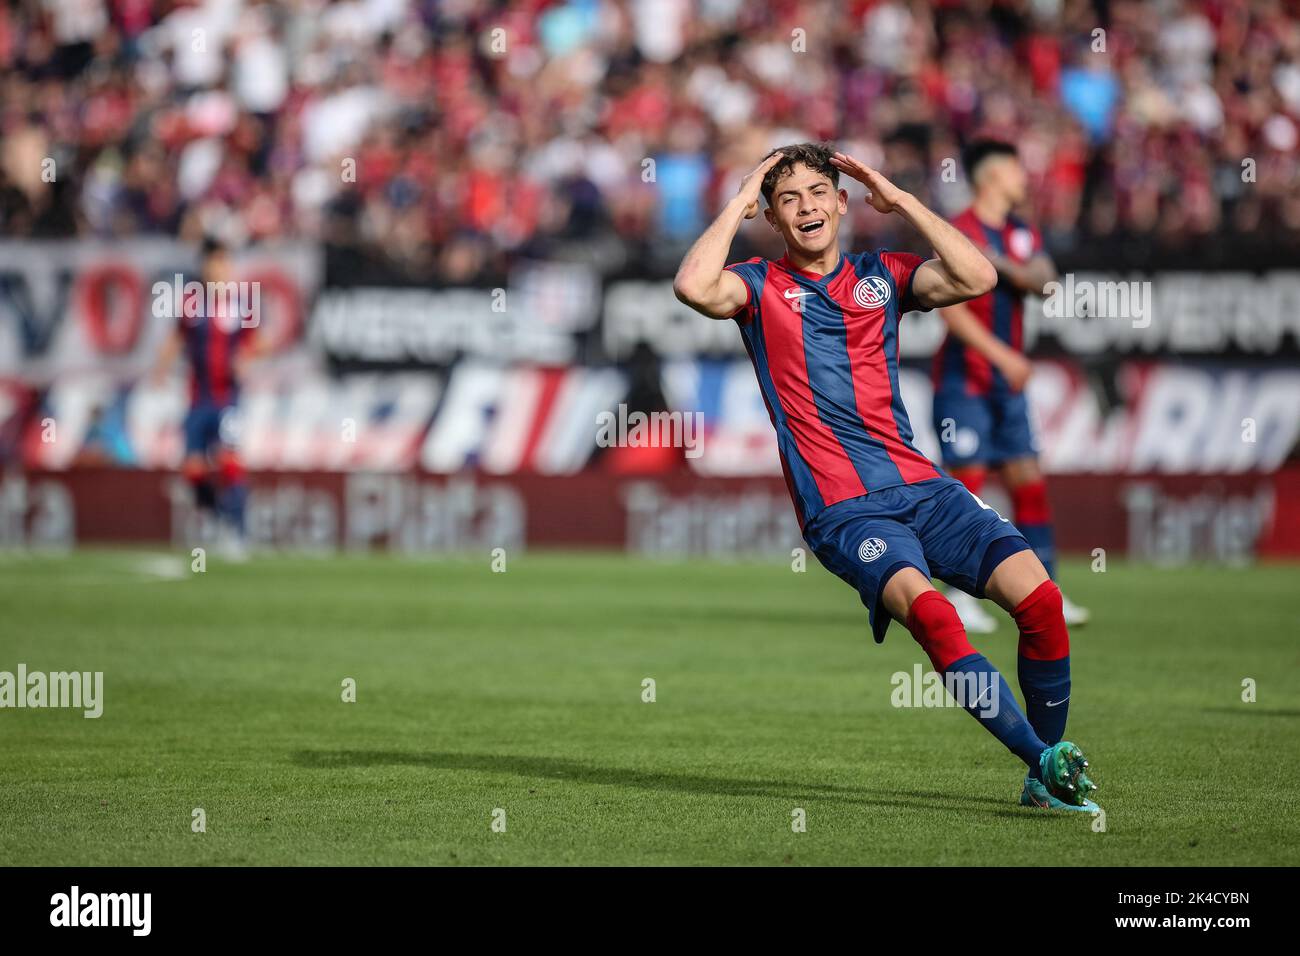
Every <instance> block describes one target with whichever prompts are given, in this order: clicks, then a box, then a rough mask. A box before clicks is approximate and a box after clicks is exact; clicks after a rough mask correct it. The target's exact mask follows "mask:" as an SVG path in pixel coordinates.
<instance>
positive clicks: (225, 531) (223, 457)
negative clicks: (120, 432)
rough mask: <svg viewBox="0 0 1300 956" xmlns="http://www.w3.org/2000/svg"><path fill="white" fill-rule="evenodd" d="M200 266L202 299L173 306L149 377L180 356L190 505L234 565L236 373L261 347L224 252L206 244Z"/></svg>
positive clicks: (239, 487) (241, 486) (243, 487)
mask: <svg viewBox="0 0 1300 956" xmlns="http://www.w3.org/2000/svg"><path fill="white" fill-rule="evenodd" d="M201 261H202V265H201V267H200V279H201V280H202V284H203V287H204V293H203V294H201V295H199V296H194V297H191V296H187V297H186V299H185V300H184V301H183V302H182V303H178V304H179V305H180V306H181V308H180V310H179V311H180V315H179V316H178V317H177V323H176V327H175V329H174V330H173V332H172V333H171V334H170V335H169V336H168V337H167V339H166V340H165V341H164V343H163V347H162V351H161V352H160V354H159V358H158V362H157V364H156V366H155V368H154V373H153V377H154V380H155V381H160V380H162V379H164V378H165V377H166V375H167V373H168V371H169V370H170V368H171V366H172V364H173V363H174V362H175V360H176V358H177V356H178V355H179V354H180V353H182V352H184V354H185V357H186V360H187V361H186V364H187V365H188V366H189V378H190V409H189V412H188V413H187V414H186V416H185V424H184V433H185V459H184V462H183V464H182V465H181V472H182V474H183V475H184V476H185V479H186V480H187V481H188V482H189V484H190V487H191V488H192V489H193V491H194V503H195V506H196V507H197V508H198V509H199V510H200V511H203V512H206V513H208V514H210V515H211V516H212V517H213V518H214V520H215V521H216V525H217V529H218V535H219V538H218V540H219V543H220V544H221V545H222V547H223V550H224V551H225V553H226V555H227V557H229V558H232V559H235V560H239V559H242V558H243V557H244V554H245V547H244V505H245V502H246V501H247V498H248V484H247V479H246V476H245V473H244V467H243V464H242V463H241V462H240V459H239V455H238V453H237V452H236V448H235V446H236V444H237V429H238V423H237V421H236V419H235V414H236V410H237V402H238V400H239V379H240V377H241V372H242V368H243V366H244V365H245V364H246V363H247V362H248V361H249V360H250V359H252V358H254V357H255V356H256V355H258V354H261V352H262V351H263V348H262V345H263V343H262V340H261V339H259V338H257V337H255V335H254V326H255V324H256V323H255V322H253V323H250V324H248V325H246V324H245V322H244V317H243V316H242V315H241V312H242V311H243V310H242V309H241V308H240V307H239V303H238V301H237V299H236V298H235V296H236V295H237V293H234V291H233V290H235V289H238V288H239V286H237V285H235V284H234V280H233V275H234V273H233V269H232V265H231V261H230V254H229V252H228V251H227V250H226V248H225V246H223V245H222V244H221V243H219V242H217V241H216V240H213V239H205V240H204V243H203V247H202V253H201ZM208 290H215V294H209V292H208ZM210 303H211V305H212V308H211V309H210V308H209V304H210ZM209 311H211V312H212V314H211V315H209V314H208V312H209ZM255 318H256V317H255Z"/></svg>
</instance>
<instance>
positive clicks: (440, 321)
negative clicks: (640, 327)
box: [310, 262, 600, 370]
mask: <svg viewBox="0 0 1300 956" xmlns="http://www.w3.org/2000/svg"><path fill="white" fill-rule="evenodd" d="M599 306H600V277H599V275H598V274H597V273H596V271H595V270H593V269H591V268H589V267H587V266H582V265H576V264H569V263H552V262H522V263H519V264H517V265H516V266H515V267H514V268H513V269H512V270H511V273H510V277H509V281H508V283H507V284H506V285H505V286H502V287H500V288H468V287H452V288H439V289H427V288H377V287H371V286H358V287H342V288H327V289H325V290H323V291H322V292H321V294H320V296H319V297H318V298H317V300H316V305H315V308H314V309H313V311H312V316H311V332H310V341H311V343H312V344H313V345H314V346H315V347H316V348H317V349H318V350H319V351H320V353H321V354H322V355H323V356H324V357H325V358H326V359H327V360H328V361H329V362H330V364H331V365H332V366H334V367H335V368H338V369H344V370H346V369H351V368H384V367H401V368H412V367H414V368H419V367H428V366H439V367H441V366H446V365H448V364H450V363H451V362H452V361H454V360H456V359H458V358H478V359H487V360H491V361H494V362H502V363H507V364H509V363H514V362H534V363H541V364H549V365H561V364H568V363H571V362H573V361H575V360H576V359H577V358H579V357H580V356H581V354H582V352H581V343H582V341H583V338H584V336H585V334H586V333H587V332H588V330H589V329H591V327H592V326H593V325H594V324H595V323H596V321H597V318H598V316H599Z"/></svg>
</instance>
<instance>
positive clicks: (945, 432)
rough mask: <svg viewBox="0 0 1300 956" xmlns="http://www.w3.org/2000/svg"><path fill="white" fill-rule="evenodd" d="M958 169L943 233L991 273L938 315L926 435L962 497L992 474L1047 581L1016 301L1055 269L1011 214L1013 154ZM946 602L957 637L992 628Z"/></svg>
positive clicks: (1050, 544)
mask: <svg viewBox="0 0 1300 956" xmlns="http://www.w3.org/2000/svg"><path fill="white" fill-rule="evenodd" d="M962 160H963V165H964V166H965V167H966V176H967V178H968V179H969V180H970V182H971V185H972V187H973V188H974V194H975V195H974V201H973V202H972V203H971V206H970V208H969V209H967V210H966V211H965V212H963V213H962V214H961V215H959V216H957V217H956V218H955V219H953V221H952V224H953V225H954V226H956V227H957V229H958V230H960V231H961V232H962V234H963V235H965V236H966V237H967V238H969V239H970V240H971V242H973V243H974V244H975V245H976V246H977V247H978V248H979V249H980V250H981V251H982V252H983V253H984V255H985V257H986V258H987V259H988V260H989V261H990V262H991V263H993V266H994V268H996V269H997V271H998V283H997V285H996V286H994V287H993V289H992V290H991V291H989V292H987V293H985V294H984V295H981V296H977V297H975V298H973V299H969V300H968V301H966V302H959V303H955V304H953V305H950V306H947V307H946V308H943V309H941V310H940V311H939V314H940V315H942V316H943V318H944V321H945V322H946V323H947V324H948V336H947V338H946V339H945V340H944V343H943V347H942V348H941V349H940V350H939V352H938V354H937V355H935V361H934V427H935V431H936V432H937V433H938V434H939V437H940V447H941V448H942V456H943V464H944V467H946V468H947V469H948V471H949V472H950V473H951V474H952V476H953V477H954V478H956V479H958V480H959V481H961V483H962V484H964V485H965V486H966V487H967V488H969V489H970V491H971V494H975V495H978V494H979V493H980V490H981V489H982V488H983V485H984V479H985V476H986V475H987V473H988V469H989V468H996V469H997V472H998V477H999V478H1001V480H1002V484H1003V487H1005V488H1006V489H1007V492H1008V493H1009V494H1010V495H1011V507H1012V519H1013V520H1014V521H1015V523H1016V527H1017V528H1019V529H1020V532H1021V534H1023V535H1024V536H1025V539H1026V540H1027V541H1028V542H1029V543H1030V545H1031V546H1032V547H1033V549H1034V553H1035V554H1037V555H1038V559H1039V560H1040V561H1041V562H1042V563H1043V567H1045V568H1046V569H1047V573H1048V575H1049V576H1050V577H1051V578H1052V579H1053V580H1055V578H1056V554H1055V550H1056V548H1055V543H1054V541H1053V535H1052V517H1051V510H1050V508H1049V507H1048V503H1047V485H1046V483H1045V482H1044V481H1043V474H1042V472H1041V471H1040V470H1039V468H1038V448H1037V443H1036V441H1035V438H1034V431H1033V428H1032V427H1031V426H1030V422H1029V404H1028V401H1027V400H1026V398H1025V393H1024V388H1025V383H1026V382H1027V381H1028V380H1029V373H1030V364H1029V360H1028V359H1027V358H1025V354H1024V297H1025V295H1026V294H1027V293H1030V292H1032V293H1035V294H1039V295H1041V294H1042V293H1043V291H1044V288H1045V287H1046V286H1047V284H1048V283H1050V282H1053V281H1055V279H1056V267H1055V266H1054V265H1053V264H1052V260H1051V258H1050V257H1049V256H1048V255H1047V253H1046V251H1044V249H1043V243H1042V240H1041V238H1040V237H1039V235H1038V233H1037V231H1035V230H1034V229H1032V228H1030V227H1029V226H1028V225H1026V224H1025V223H1024V222H1022V221H1021V220H1020V219H1018V218H1017V217H1016V216H1015V215H1013V214H1012V212H1011V210H1012V209H1013V208H1014V207H1016V206H1018V205H1019V204H1020V203H1022V202H1023V201H1024V199H1025V191H1026V184H1027V177H1026V175H1025V170H1024V167H1023V166H1022V165H1021V164H1020V159H1019V158H1018V156H1017V155H1016V149H1015V147H1014V146H1011V145H1010V144H1008V143H1001V142H997V141H994V140H977V141H975V142H973V143H971V144H970V145H969V146H968V147H967V149H966V150H965V152H964V154H963V157H962ZM950 597H951V598H952V602H953V604H954V606H956V608H957V613H958V614H959V615H960V616H961V619H962V623H963V624H964V625H965V626H966V630H967V631H970V632H972V633H982V634H987V633H989V632H991V631H993V630H994V629H995V628H996V626H997V625H996V624H995V622H994V620H993V618H992V616H990V615H989V614H988V613H987V612H986V611H985V610H984V608H983V607H982V606H981V605H980V603H979V602H978V601H976V600H975V599H974V598H972V597H970V596H969V595H967V594H965V593H963V592H961V591H954V592H952V593H951V595H950ZM1061 608H1062V611H1063V613H1064V615H1065V622H1066V624H1068V625H1069V626H1070V627H1080V626H1082V625H1084V624H1086V623H1087V622H1088V612H1087V610H1085V609H1084V608H1081V607H1079V606H1078V605H1076V604H1074V603H1073V602H1071V601H1070V600H1069V598H1067V597H1065V595H1062V596H1061Z"/></svg>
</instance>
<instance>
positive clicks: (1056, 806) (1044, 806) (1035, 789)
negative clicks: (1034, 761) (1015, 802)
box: [1020, 776, 1101, 813]
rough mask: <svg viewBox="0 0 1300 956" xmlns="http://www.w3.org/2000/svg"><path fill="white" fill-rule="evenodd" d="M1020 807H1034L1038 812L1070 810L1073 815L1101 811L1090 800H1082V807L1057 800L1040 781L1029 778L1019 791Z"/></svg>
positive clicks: (1026, 778)
mask: <svg viewBox="0 0 1300 956" xmlns="http://www.w3.org/2000/svg"><path fill="white" fill-rule="evenodd" d="M1020 805H1021V806H1022V807H1036V808H1038V809H1039V810H1072V811H1074V812H1075V813H1096V812H1098V811H1099V810H1100V809H1101V807H1099V806H1097V804H1095V803H1093V802H1092V801H1091V800H1084V801H1083V805H1082V806H1075V805H1074V804H1073V803H1065V802H1063V801H1061V800H1057V799H1056V797H1054V796H1052V795H1051V794H1050V793H1048V792H1047V788H1046V787H1044V786H1043V784H1042V781H1041V780H1035V779H1034V778H1033V777H1029V776H1027V777H1025V787H1024V789H1023V790H1021V791H1020Z"/></svg>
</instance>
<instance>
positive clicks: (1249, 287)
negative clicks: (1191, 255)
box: [903, 272, 1300, 356]
mask: <svg viewBox="0 0 1300 956" xmlns="http://www.w3.org/2000/svg"><path fill="white" fill-rule="evenodd" d="M1073 278H1074V280H1075V284H1076V285H1082V284H1084V283H1087V284H1089V285H1090V286H1091V287H1093V288H1096V289H1106V288H1112V287H1115V286H1117V285H1118V284H1119V283H1128V282H1131V281H1133V280H1134V277H1133V276H1123V275H1120V274H1119V273H1078V274H1077V275H1075V276H1074V277H1073ZM1149 279H1150V283H1151V301H1150V303H1149V306H1150V315H1149V318H1150V322H1149V323H1147V324H1135V323H1134V321H1133V319H1132V317H1126V316H1125V315H1115V314H1114V313H1113V312H1109V311H1107V312H1104V313H1103V315H1098V314H1097V312H1096V311H1089V310H1083V311H1080V310H1077V309H1073V310H1069V309H1061V310H1055V309H1052V308H1051V307H1050V304H1049V303H1048V302H1047V301H1046V300H1044V299H1041V298H1037V297H1032V298H1030V300H1029V304H1028V305H1027V306H1026V308H1025V323H1026V326H1027V330H1026V331H1027V340H1028V341H1031V342H1032V341H1035V340H1036V339H1038V340H1041V339H1042V338H1044V337H1045V338H1049V339H1054V340H1055V341H1056V342H1057V343H1058V344H1059V345H1060V346H1061V347H1062V348H1063V349H1065V350H1066V351H1067V352H1070V353H1072V354H1075V355H1102V354H1114V353H1116V352H1118V353H1121V354H1143V353H1145V354H1152V353H1159V352H1166V353H1173V354H1180V355H1207V356H1210V355H1218V354H1221V353H1223V352H1225V351H1228V350H1233V349H1235V350H1237V351H1240V352H1243V353H1246V354H1250V355H1276V354H1280V353H1282V352H1283V351H1286V350H1290V351H1292V352H1294V350H1296V349H1298V348H1300V272H1272V273H1268V274H1266V275H1263V276H1258V275H1252V274H1249V273H1242V272H1217V273H1216V272H1208V273H1202V272H1160V273H1154V274H1152V275H1151V276H1150V277H1149ZM1085 287H1086V286H1085ZM903 338H904V340H906V336H904V337H903Z"/></svg>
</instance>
